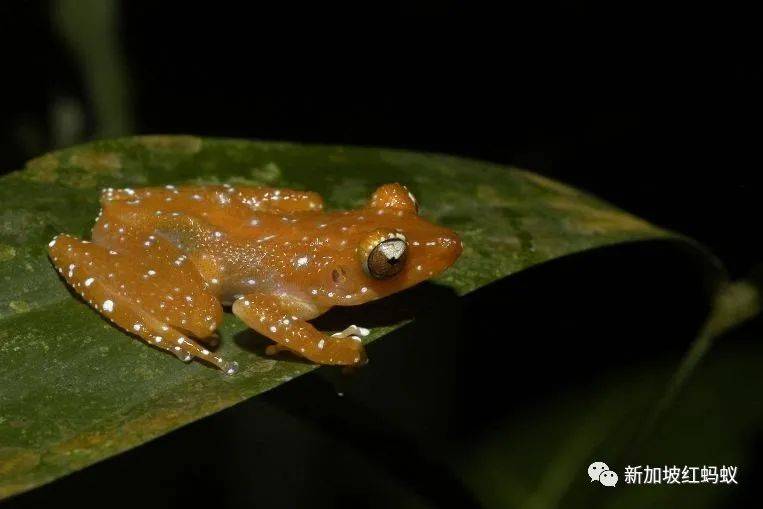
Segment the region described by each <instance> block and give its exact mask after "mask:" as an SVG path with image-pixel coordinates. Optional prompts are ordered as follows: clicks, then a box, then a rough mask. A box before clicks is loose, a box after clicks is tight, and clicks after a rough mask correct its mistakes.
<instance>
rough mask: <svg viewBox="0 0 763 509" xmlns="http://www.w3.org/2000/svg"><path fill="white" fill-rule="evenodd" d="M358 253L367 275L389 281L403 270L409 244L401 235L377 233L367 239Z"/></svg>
mask: <svg viewBox="0 0 763 509" xmlns="http://www.w3.org/2000/svg"><path fill="white" fill-rule="evenodd" d="M358 253H359V255H360V262H361V263H362V264H363V270H364V271H365V272H366V274H368V275H369V276H371V277H373V278H376V279H387V278H390V277H392V276H394V275H395V274H397V273H399V272H400V271H401V270H403V267H404V266H405V259H406V257H407V255H408V243H407V242H406V241H405V237H404V236H403V235H402V234H400V233H394V232H382V231H377V232H374V234H372V235H370V236H369V237H368V238H366V240H365V242H363V243H362V244H361V246H360V248H359V251H358Z"/></svg>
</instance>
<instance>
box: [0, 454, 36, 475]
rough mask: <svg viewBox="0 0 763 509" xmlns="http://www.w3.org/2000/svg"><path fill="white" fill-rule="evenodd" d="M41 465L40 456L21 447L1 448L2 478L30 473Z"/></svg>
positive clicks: (0, 472)
mask: <svg viewBox="0 0 763 509" xmlns="http://www.w3.org/2000/svg"><path fill="white" fill-rule="evenodd" d="M39 463H40V455H39V454H38V453H36V452H35V451H30V450H29V449H23V448H21V447H0V476H11V475H18V474H21V473H24V472H28V471H29V470H32V469H33V468H34V467H36V466H37V465H38V464H39Z"/></svg>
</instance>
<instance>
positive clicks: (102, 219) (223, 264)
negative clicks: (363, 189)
mask: <svg viewBox="0 0 763 509" xmlns="http://www.w3.org/2000/svg"><path fill="white" fill-rule="evenodd" d="M100 205H101V209H100V212H99V214H98V217H97V218H96V220H95V224H94V226H93V228H92V232H91V239H90V240H85V239H81V238H78V237H76V236H74V235H69V234H59V235H57V236H55V237H54V238H53V240H51V241H50V243H49V244H48V254H49V257H50V259H51V261H52V263H53V266H54V267H55V269H56V270H57V271H58V273H59V274H60V276H61V277H62V278H63V280H64V281H65V282H66V284H68V285H69V286H70V287H71V289H72V290H73V291H74V292H75V293H76V294H78V295H79V296H80V297H81V299H82V300H83V301H84V302H86V303H87V304H88V305H90V306H91V307H92V308H94V309H95V310H96V311H97V312H98V313H100V314H101V315H102V316H103V317H104V318H105V319H107V320H108V321H110V322H112V323H113V324H114V325H115V326H117V327H118V328H120V329H122V330H123V331H125V332H127V333H129V334H131V335H133V336H135V337H137V338H140V339H142V340H143V341H145V342H146V343H148V344H149V345H151V346H153V347H156V348H158V349H160V350H165V351H167V352H169V353H171V354H174V355H175V356H176V357H177V358H179V359H181V360H183V361H186V362H189V361H191V360H192V359H199V360H200V361H202V362H204V363H209V364H211V365H212V366H215V367H217V368H219V369H221V370H222V371H223V372H225V373H228V374H233V373H235V372H236V371H238V364H237V362H235V361H228V360H226V359H224V358H223V357H222V356H220V355H219V354H217V353H215V352H213V351H212V350H213V349H214V346H215V345H216V344H217V343H218V342H219V334H217V330H218V327H219V326H220V325H221V323H222V321H223V316H224V309H225V308H227V309H229V310H230V311H231V312H232V313H233V314H234V315H235V316H237V317H238V318H239V319H240V320H241V321H243V322H244V324H246V326H248V327H249V328H251V329H253V330H254V331H255V332H256V333H259V334H261V335H262V336H265V337H266V338H268V339H269V340H271V341H272V342H273V343H272V344H269V345H268V346H267V348H266V349H265V353H266V354H268V355H277V354H280V353H281V352H288V353H285V355H289V353H290V354H293V355H296V356H298V357H300V358H303V359H306V361H308V362H313V363H316V364H327V365H339V366H346V367H355V366H359V365H362V364H364V363H365V362H367V355H366V353H365V349H364V347H363V343H362V336H365V335H367V334H368V333H369V331H368V329H367V328H364V327H360V326H357V325H354V324H353V325H350V326H348V327H347V328H346V329H345V330H343V331H341V332H337V333H334V334H329V333H326V332H323V331H320V330H318V329H317V328H316V327H315V326H314V325H313V324H312V323H310V320H313V319H315V318H317V317H318V316H320V315H322V314H324V313H325V312H327V311H328V310H329V309H331V308H333V307H335V306H360V305H362V304H365V303H367V302H370V301H373V300H376V299H381V298H384V297H387V296H389V295H391V294H394V293H397V292H401V291H403V290H405V289H407V288H410V287H412V286H414V285H417V284H419V283H421V282H423V281H426V280H428V279H431V278H433V277H436V276H438V275H439V274H441V273H442V272H443V271H445V270H446V269H448V268H449V267H450V266H452V265H453V264H454V263H455V262H456V260H457V259H458V258H459V256H460V254H461V252H462V248H463V245H462V242H461V240H460V238H459V236H458V234H457V233H456V232H454V231H453V230H451V229H449V228H447V227H444V226H439V225H437V224H435V223H433V222H430V221H428V220H426V219H424V218H423V217H421V216H420V214H419V204H418V201H417V200H416V198H415V197H414V195H413V194H412V193H411V192H410V191H409V190H408V188H407V187H405V186H404V185H402V184H399V183H392V184H384V185H381V186H379V187H378V188H377V189H376V190H375V191H374V192H373V193H372V195H371V197H370V199H369V200H368V201H367V202H365V203H364V205H362V206H361V207H359V208H357V209H354V210H331V211H327V210H324V201H323V199H322V197H321V196H320V195H319V194H318V193H316V192H313V191H302V190H295V189H288V188H276V187H257V186H235V187H234V186H231V185H228V184H223V185H188V186H174V185H171V184H170V185H166V186H156V187H143V188H135V189H133V188H118V189H115V188H107V189H104V190H102V191H101V195H100Z"/></svg>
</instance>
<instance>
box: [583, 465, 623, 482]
mask: <svg viewBox="0 0 763 509" xmlns="http://www.w3.org/2000/svg"><path fill="white" fill-rule="evenodd" d="M588 477H590V478H591V482H594V481H599V482H600V483H601V484H603V485H604V486H614V485H616V484H617V473H616V472H613V471H612V470H610V469H609V467H608V466H607V464H606V463H604V462H603V461H594V462H593V463H591V464H590V465H588Z"/></svg>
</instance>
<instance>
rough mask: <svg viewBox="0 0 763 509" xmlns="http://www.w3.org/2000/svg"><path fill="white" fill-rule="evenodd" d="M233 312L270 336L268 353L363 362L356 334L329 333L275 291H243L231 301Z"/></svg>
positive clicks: (342, 362) (347, 363) (320, 360)
mask: <svg viewBox="0 0 763 509" xmlns="http://www.w3.org/2000/svg"><path fill="white" fill-rule="evenodd" d="M233 313H234V314H235V315H236V316H238V317H239V318H241V320H243V321H244V323H246V324H247V325H248V326H249V327H251V328H252V329H254V330H256V331H257V332H259V333H260V334H262V335H264V336H266V337H268V338H270V339H272V340H273V341H275V342H276V345H271V347H269V348H268V350H267V353H277V352H278V351H281V350H289V351H291V352H292V353H295V354H296V355H299V356H301V357H305V358H307V359H309V360H311V361H313V362H317V363H319V364H337V365H343V366H352V365H358V364H363V363H365V362H366V354H365V351H364V349H363V344H362V343H361V341H360V338H359V337H358V336H355V335H352V336H350V337H342V336H341V335H338V336H329V335H327V334H324V333H322V332H320V331H319V330H317V329H316V328H315V327H313V325H312V324H310V323H309V322H307V321H305V320H303V319H301V318H300V317H299V316H296V315H295V314H292V313H296V314H299V310H298V306H293V305H292V306H290V305H289V303H288V302H285V301H284V300H283V299H280V298H278V297H277V296H274V295H261V294H251V295H245V296H243V297H241V298H240V299H238V300H237V301H236V302H234V303H233Z"/></svg>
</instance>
